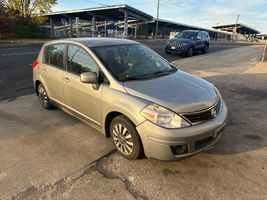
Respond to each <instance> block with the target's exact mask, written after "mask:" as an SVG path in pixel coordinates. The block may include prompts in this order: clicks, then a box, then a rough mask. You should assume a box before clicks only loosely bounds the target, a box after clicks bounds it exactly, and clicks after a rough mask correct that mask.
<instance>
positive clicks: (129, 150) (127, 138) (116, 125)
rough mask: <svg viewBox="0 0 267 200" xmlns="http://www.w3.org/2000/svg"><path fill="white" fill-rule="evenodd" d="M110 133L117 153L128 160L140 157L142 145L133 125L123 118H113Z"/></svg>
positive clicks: (120, 116)
mask: <svg viewBox="0 0 267 200" xmlns="http://www.w3.org/2000/svg"><path fill="white" fill-rule="evenodd" d="M110 133H111V135H112V139H113V142H114V144H115V148H116V150H117V152H118V153H119V154H120V155H122V156H123V157H125V158H127V159H129V160H135V159H137V158H139V157H140V155H141V152H142V143H141V140H140V137H139V134H138V133H137V131H136V129H135V126H134V124H133V123H132V122H131V121H130V120H129V119H128V118H126V117H125V116H123V115H119V116H117V117H115V118H114V119H113V120H112V122H111V125H110Z"/></svg>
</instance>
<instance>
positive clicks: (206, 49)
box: [202, 44, 209, 54]
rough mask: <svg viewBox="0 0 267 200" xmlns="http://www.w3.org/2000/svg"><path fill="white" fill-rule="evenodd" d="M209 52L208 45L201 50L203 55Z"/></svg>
mask: <svg viewBox="0 0 267 200" xmlns="http://www.w3.org/2000/svg"><path fill="white" fill-rule="evenodd" d="M208 51H209V45H207V44H206V45H205V46H204V48H203V49H202V53H203V54H205V53H208Z"/></svg>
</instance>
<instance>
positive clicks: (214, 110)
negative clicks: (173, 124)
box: [182, 99, 221, 125]
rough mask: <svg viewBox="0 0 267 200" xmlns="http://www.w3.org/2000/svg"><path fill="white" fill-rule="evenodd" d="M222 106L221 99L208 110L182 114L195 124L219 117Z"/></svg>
mask: <svg viewBox="0 0 267 200" xmlns="http://www.w3.org/2000/svg"><path fill="white" fill-rule="evenodd" d="M220 106H221V101H220V99H219V100H218V101H217V102H216V104H214V105H213V106H212V107H210V108H209V109H207V110H203V111H199V112H194V113H185V114H182V116H184V117H185V118H186V119H188V120H189V121H190V122H191V123H192V124H193V125H196V124H200V123H202V122H204V121H207V120H210V119H214V118H216V117H217V114H218V113H219V110H220Z"/></svg>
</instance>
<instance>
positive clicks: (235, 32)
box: [233, 13, 240, 41]
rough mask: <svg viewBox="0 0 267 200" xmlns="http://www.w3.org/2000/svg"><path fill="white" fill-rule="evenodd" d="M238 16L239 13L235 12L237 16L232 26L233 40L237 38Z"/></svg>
mask: <svg viewBox="0 0 267 200" xmlns="http://www.w3.org/2000/svg"><path fill="white" fill-rule="evenodd" d="M239 17H240V15H239V13H238V14H237V18H236V22H235V27H234V30H233V32H234V40H235V41H236V40H237V24H238V20H239Z"/></svg>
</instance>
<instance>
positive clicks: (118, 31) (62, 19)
mask: <svg viewBox="0 0 267 200" xmlns="http://www.w3.org/2000/svg"><path fill="white" fill-rule="evenodd" d="M46 16H47V19H48V21H47V22H46V23H45V24H44V26H43V27H46V28H49V29H50V31H51V35H52V36H53V37H85V36H87V37H88V36H95V37H123V38H150V37H153V36H154V35H155V27H156V19H155V18H153V17H152V16H151V15H149V14H147V13H144V12H142V11H140V10H137V9H135V8H133V7H131V6H129V5H126V4H121V5H113V6H102V7H96V8H86V9H78V10H69V11H60V12H53V13H50V14H47V15H46ZM187 29H193V30H204V31H208V32H209V34H210V36H211V38H212V39H217V40H218V39H222V40H230V39H231V38H232V35H233V34H232V33H229V32H227V31H221V30H215V29H206V28H202V27H197V26H192V25H188V24H183V23H178V22H172V21H168V20H159V32H158V35H160V37H162V38H167V37H169V35H170V32H180V31H182V30H187Z"/></svg>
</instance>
